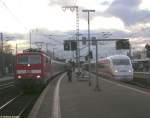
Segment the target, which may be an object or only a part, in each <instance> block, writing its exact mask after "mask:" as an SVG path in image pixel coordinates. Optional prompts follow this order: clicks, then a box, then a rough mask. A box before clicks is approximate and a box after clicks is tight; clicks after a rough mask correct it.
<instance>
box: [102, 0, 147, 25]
mask: <svg viewBox="0 0 150 118" xmlns="http://www.w3.org/2000/svg"><path fill="white" fill-rule="evenodd" d="M141 2H142V0H114V1H113V2H112V3H111V4H110V6H109V7H108V9H107V10H106V11H104V12H103V13H99V14H100V15H103V16H105V17H112V16H115V17H117V18H120V19H121V20H122V21H123V22H124V24H125V25H126V26H132V25H135V24H138V23H143V22H144V23H145V22H149V20H150V11H148V10H142V9H140V8H139V6H140V4H141Z"/></svg>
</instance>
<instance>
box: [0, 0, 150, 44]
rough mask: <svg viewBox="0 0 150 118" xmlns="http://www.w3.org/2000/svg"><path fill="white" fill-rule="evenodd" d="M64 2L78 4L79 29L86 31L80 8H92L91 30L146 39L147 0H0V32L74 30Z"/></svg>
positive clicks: (72, 16)
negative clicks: (63, 8) (64, 9)
mask: <svg viewBox="0 0 150 118" xmlns="http://www.w3.org/2000/svg"><path fill="white" fill-rule="evenodd" d="M66 5H78V6H79V17H80V31H81V32H83V31H84V32H86V30H87V14H86V13H83V12H82V10H83V9H94V10H95V11H96V12H95V13H91V15H90V17H91V22H90V23H91V30H93V31H94V32H97V33H99V32H104V31H106V32H111V33H112V37H115V38H116V37H117V38H118V37H120V38H136V39H138V40H135V41H136V42H138V41H139V40H143V39H144V41H145V40H146V41H147V42H149V37H150V33H149V32H150V1H149V0H0V32H5V33H6V32H7V33H22V34H24V33H28V32H29V30H31V29H36V28H37V29H46V30H49V31H50V32H53V33H56V34H57V32H70V31H75V28H76V24H75V23H76V19H75V18H76V15H75V12H71V11H70V10H66V12H64V11H63V10H62V7H63V6H66Z"/></svg>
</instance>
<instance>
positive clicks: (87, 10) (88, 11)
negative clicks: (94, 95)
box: [82, 9, 95, 86]
mask: <svg viewBox="0 0 150 118" xmlns="http://www.w3.org/2000/svg"><path fill="white" fill-rule="evenodd" d="M82 12H87V13H88V40H89V41H88V46H89V51H88V52H89V56H88V62H89V86H91V59H90V50H91V49H90V12H95V10H89V9H86V10H82Z"/></svg>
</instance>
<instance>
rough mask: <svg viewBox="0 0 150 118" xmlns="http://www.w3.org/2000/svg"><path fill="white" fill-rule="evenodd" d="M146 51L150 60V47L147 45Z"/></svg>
mask: <svg viewBox="0 0 150 118" xmlns="http://www.w3.org/2000/svg"><path fill="white" fill-rule="evenodd" d="M145 49H146V55H147V57H148V58H150V45H149V44H146V45H145Z"/></svg>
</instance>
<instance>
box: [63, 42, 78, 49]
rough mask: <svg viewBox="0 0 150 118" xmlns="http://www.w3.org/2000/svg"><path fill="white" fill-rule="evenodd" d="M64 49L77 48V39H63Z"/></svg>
mask: <svg viewBox="0 0 150 118" xmlns="http://www.w3.org/2000/svg"><path fill="white" fill-rule="evenodd" d="M64 50H65V51H70V50H71V51H74V50H77V41H75V40H65V41H64Z"/></svg>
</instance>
